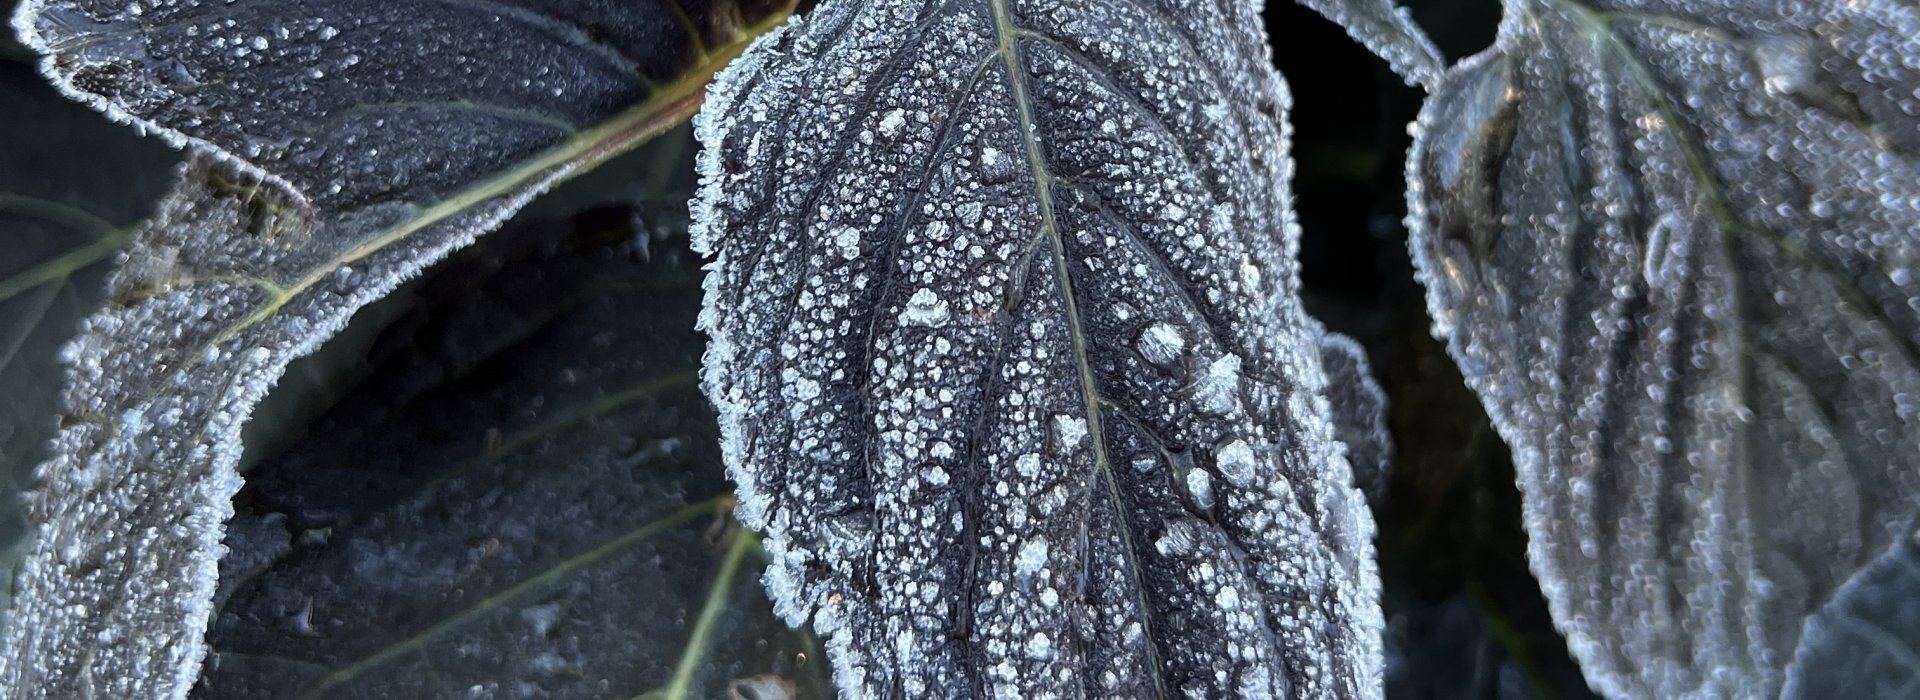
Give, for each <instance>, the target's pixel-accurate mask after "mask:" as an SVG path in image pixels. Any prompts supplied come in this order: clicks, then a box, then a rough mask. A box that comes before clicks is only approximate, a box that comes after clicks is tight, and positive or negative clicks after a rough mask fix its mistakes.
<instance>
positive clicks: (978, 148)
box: [695, 0, 1381, 698]
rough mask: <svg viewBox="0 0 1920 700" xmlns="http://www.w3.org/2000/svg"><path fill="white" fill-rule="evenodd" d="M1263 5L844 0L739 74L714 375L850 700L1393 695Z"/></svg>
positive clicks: (763, 505)
mask: <svg viewBox="0 0 1920 700" xmlns="http://www.w3.org/2000/svg"><path fill="white" fill-rule="evenodd" d="M1255 5H1257V3H1191V4H1188V5H1184V6H1183V8H1182V10H1181V11H1180V12H1165V11H1160V10H1158V9H1156V8H1155V6H1154V5H1153V4H1152V3H1131V2H1108V1H1107V0H1073V1H1064V0H1048V1H1041V0H954V1H951V2H934V1H926V2H913V1H907V0H880V1H876V2H850V1H846V0H827V1H826V2H823V3H821V5H820V6H819V7H818V8H817V9H815V10H814V12H813V13H812V14H810V15H809V16H808V17H807V19H806V20H805V21H804V22H796V23H794V24H793V25H791V26H789V27H788V28H787V29H786V30H784V31H783V32H782V33H780V34H778V35H776V36H772V37H769V38H767V39H765V40H763V41H762V42H761V43H760V44H758V45H756V46H755V47H754V48H753V49H752V50H750V51H748V52H747V54H746V55H745V56H744V57H743V58H742V59H741V60H740V62H739V63H737V64H736V65H735V67H733V68H731V69H729V70H728V71H727V73H726V74H725V75H724V76H723V77H722V78H721V80H720V81H719V82H718V83H717V84H716V87H715V89H714V90H713V92H712V94H711V95H710V96H709V99H708V103H707V104H708V107H707V110H706V111H705V112H704V113H703V115H702V117H701V118H700V119H699V121H698V122H697V124H696V127H697V129H698V132H699V136H700V139H701V141H702V142H703V143H704V144H705V148H706V150H705V151H704V152H703V154H702V155H701V191H700V195H699V197H698V199H697V201H696V204H695V211H696V212H697V213H698V217H697V220H696V230H695V243H696V245H697V246H700V247H701V248H702V249H703V252H705V253H707V254H708V255H710V256H711V257H712V259H713V262H712V264H711V266H710V268H709V269H710V270H711V272H710V275H709V277H708V281H707V305H706V311H705V313H704V314H703V316H702V325H703V327H704V328H705V329H706V330H707V331H708V332H709V333H710V334H711V335H712V337H713V343H712V346H711V348H710V350H709V353H708V363H707V371H706V375H705V385H706V390H707V392H708V395H709V396H711V397H712V398H713V400H714V402H715V403H716V404H717V405H718V406H719V408H720V414H721V423H722V433H723V435H724V436H725V440H726V444H725V452H726V455H727V463H728V468H729V470H730V473H731V474H732V476H733V477H734V478H735V479H736V480H737V481H738V482H739V488H740V497H741V498H740V514H741V516H742V517H743V518H744V519H745V520H746V521H747V523H748V524H749V525H751V526H753V527H757V528H762V529H764V530H766V532H767V540H766V542H767V548H768V551H769V552H770V553H771V554H772V555H773V562H774V563H773V565H772V567H771V568H770V569H769V572H768V575H767V581H768V585H769V588H770V590H771V591H772V593H773V595H774V598H775V603H776V605H777V607H778V608H779V610H780V611H781V613H782V614H783V615H785V616H786V617H787V618H788V619H789V620H790V621H792V622H796V623H798V622H802V621H805V620H806V619H807V618H808V617H809V616H811V618H812V620H813V622H814V624H815V626H816V629H818V630H820V631H821V632H822V633H823V634H824V635H825V637H826V640H827V647H828V651H829V656H830V657H831V658H832V661H833V664H834V667H835V670H836V672H835V677H836V682H837V683H838V684H839V685H840V686H841V688H842V690H843V691H844V692H845V694H846V695H848V696H849V697H870V696H885V695H892V694H904V695H906V696H908V697H927V696H939V697H1011V698H1049V697H1080V696H1094V697H1114V696H1154V695H1161V696H1165V695H1172V694H1182V693H1184V694H1198V695H1202V696H1210V697H1225V696H1233V695H1242V696H1249V697H1264V696H1283V695H1292V696H1299V697H1329V696H1339V697H1372V696H1377V695H1378V694H1379V692H1380V688H1379V680H1380V667H1379V664H1380V648H1379V642H1380V640H1379V633H1380V624H1381V622H1380V619H1379V614H1378V611H1377V600H1376V596H1377V590H1378V589H1377V579H1376V576H1375V573H1374V570H1373V563H1372V554H1371V545H1370V543H1369V540H1370V538H1371V536H1372V532H1373V530H1372V522H1371V520H1370V519H1369V517H1368V514H1367V512H1366V510H1365V506H1364V503H1363V502H1362V498H1361V496H1360V494H1359V493H1358V492H1357V491H1356V490H1355V489H1354V488H1353V486H1352V482H1351V476H1350V474H1349V470H1348V467H1347V464H1346V462H1345V461H1344V460H1343V459H1342V456H1341V454H1342V451H1341V448H1340V446H1339V444H1338V443H1336V442H1335V440H1334V436H1333V427H1332V426H1331V425H1330V423H1329V421H1328V416H1329V412H1330V408H1329V402H1328V401H1327V398H1326V392H1327V387H1326V379H1325V377H1324V376H1323V372H1322V368H1321V365H1320V360H1319V357H1320V356H1319V353H1318V343H1319V342H1320V331H1319V329H1318V326H1317V325H1315V324H1313V323H1312V321H1311V320H1310V319H1308V318H1307V317H1306V316H1305V314H1304V313H1303V312H1302V310H1301V308H1300V304H1299V301H1298V299H1297V296H1296V291H1297V287H1298V282H1297V274H1296V270H1295V267H1294V260H1293V255H1294V252H1295V245H1296V244H1295V241H1294V240H1293V236H1294V232H1295V229H1296V225H1295V223H1294V220H1293V216H1292V214H1291V212H1290V210H1289V199H1288V198H1289V196H1290V195H1289V194H1288V191H1287V183H1286V179H1285V177H1286V173H1287V172H1288V169H1289V168H1290V165H1289V160H1288V155H1287V132H1286V128H1285V125H1284V124H1283V123H1282V121H1281V120H1280V115H1281V114H1282V113H1283V112H1284V111H1285V109H1286V107H1287V103H1288V98H1287V95H1286V92H1285V89H1284V86H1283V85H1282V84H1281V83H1280V81H1279V79H1278V76H1277V75H1275V73H1274V72H1273V71H1272V69H1271V67H1270V64H1269V57H1268V55H1267V49H1266V41H1265V37H1264V36H1262V35H1261V33H1260V31H1259V29H1258V28H1259V27H1260V26H1261V23H1260V20H1259V17H1258V13H1257V11H1256V9H1255ZM856 244H857V245H859V246H861V249H860V251H859V252H858V254H854V252H855V251H854V246H855V245H856ZM836 300H839V301H836ZM798 378H804V379H805V380H806V381H814V382H818V386H817V390H816V387H814V386H813V385H806V387H805V388H804V390H797V389H795V388H794V387H795V385H797V384H798V383H799V382H800V379H798ZM1123 465H1124V466H1123ZM855 516H858V517H859V518H860V522H865V523H871V527H870V528H869V529H862V530H859V531H857V532H855V531H848V530H845V529H843V528H835V527H833V525H832V524H833V523H836V522H841V521H844V520H845V519H847V518H850V517H855ZM849 536H859V537H865V538H866V539H867V541H868V542H867V546H865V547H852V546H849V545H848V544H847V543H846V542H845V539H846V538H847V537H849ZM841 550H844V551H847V552H857V555H854V556H843V555H840V554H837V553H836V552H837V551H841ZM929 591H935V592H937V593H933V594H929V593H928V592H929Z"/></svg>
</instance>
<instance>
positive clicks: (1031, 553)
mask: <svg viewBox="0 0 1920 700" xmlns="http://www.w3.org/2000/svg"><path fill="white" fill-rule="evenodd" d="M1051 549H1052V548H1051V547H1049V546H1048V545H1047V541H1046V540H1045V539H1042V538H1038V537H1036V538H1033V539H1030V540H1027V541H1026V543H1025V544H1022V545H1020V553H1019V554H1017V555H1015V556H1014V559H1013V569H1014V573H1016V574H1019V575H1020V577H1021V578H1033V577H1034V575H1036V574H1039V573H1040V570H1041V569H1043V568H1046V566H1047V553H1048V552H1049V551H1051Z"/></svg>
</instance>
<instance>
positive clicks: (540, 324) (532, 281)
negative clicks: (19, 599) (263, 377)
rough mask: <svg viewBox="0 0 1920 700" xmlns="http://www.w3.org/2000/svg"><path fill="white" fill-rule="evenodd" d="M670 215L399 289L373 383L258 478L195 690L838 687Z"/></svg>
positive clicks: (242, 510) (513, 243) (532, 232)
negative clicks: (778, 531) (713, 359)
mask: <svg viewBox="0 0 1920 700" xmlns="http://www.w3.org/2000/svg"><path fill="white" fill-rule="evenodd" d="M676 208H677V209H678V210H679V216H678V217H677V220H678V222H679V226H678V231H679V233H680V234H681V235H679V236H677V237H674V238H672V239H666V240H647V239H646V238H644V237H643V238H638V239H636V238H629V237H627V236H625V235H620V234H627V233H630V232H627V231H619V232H617V233H616V235H612V236H609V235H606V232H604V231H603V230H601V229H599V228H598V227H595V226H593V225H591V224H589V223H588V222H589V219H588V218H586V217H582V218H581V219H580V220H579V221H580V222H581V224H582V225H581V226H580V227H579V228H577V229H575V230H574V231H572V232H569V231H567V229H568V228H570V226H569V225H567V224H565V223H564V222H562V223H559V224H556V223H552V222H537V223H533V224H529V225H514V226H512V227H510V228H509V230H506V231H502V232H501V233H497V234H494V235H493V236H490V237H489V238H488V239H487V240H486V241H485V242H483V243H482V244H480V245H479V246H477V247H476V248H474V249H472V250H469V251H465V252H463V253H461V254H460V255H459V256H457V257H455V258H453V259H451V260H449V261H447V263H445V264H443V265H441V266H437V267H436V268H434V270H433V271H432V272H430V273H429V274H428V275H427V276H426V277H425V278H424V279H422V280H421V281H420V283H419V284H417V285H414V286H411V287H409V291H408V292H403V293H401V294H397V295H395V296H396V297H401V299H402V300H404V301H406V302H407V303H409V304H410V305H411V306H410V307H409V308H408V309H407V310H406V311H405V312H404V313H402V314H399V315H398V317H397V318H395V319H394V320H393V321H392V322H391V323H389V324H387V328H386V329H385V331H384V332H383V333H382V334H381V337H380V338H379V339H378V340H377V341H375V342H374V343H373V347H375V348H376V350H375V351H374V353H373V356H372V357H371V358H370V364H371V367H370V368H369V369H367V370H365V371H363V372H361V373H359V374H360V376H361V379H360V381H359V383H358V384H357V385H356V386H355V387H353V388H352V389H351V390H350V391H348V392H346V393H345V395H344V397H343V398H342V399H341V400H340V401H339V402H338V403H336V404H335V405H334V406H333V407H332V408H331V409H330V410H329V411H327V413H326V414H325V415H323V416H321V417H320V418H318V420H316V421H315V422H313V423H312V424H311V425H310V426H309V428H308V430H307V431H306V432H305V433H304V435H303V436H302V437H300V438H299V439H298V440H297V441H296V442H295V443H294V444H293V445H292V446H291V447H290V448H289V449H287V450H286V451H284V452H282V453H280V454H278V455H276V456H273V457H271V458H269V459H266V460H265V461H263V462H262V463H260V464H259V465H258V466H256V467H255V468H254V469H253V470H251V471H249V472H248V473H247V485H246V487H245V488H243V489H242V490H241V492H240V496H239V497H238V499H237V502H238V503H239V504H240V505H239V506H238V508H237V510H238V512H237V513H236V514H235V516H234V520H233V524H232V526H231V527H230V528H229V530H228V532H227V537H226V544H227V546H228V548H229V551H228V554H227V556H226V558H225V559H224V560H223V562H222V565H221V584H220V585H221V591H222V593H221V595H220V596H218V598H217V600H218V601H219V602H217V603H216V604H217V605H218V606H219V610H218V612H216V613H215V616H214V621H213V623H212V627H211V629H210V630H209V632H208V643H209V645H210V646H211V647H212V651H211V652H210V654H209V656H208V661H207V664H206V667H205V670H204V672H203V673H202V675H201V678H200V682H199V686H198V687H197V689H196V691H195V693H194V695H195V697H201V698H263V697H275V698H392V697H456V696H467V695H470V694H472V693H473V692H475V691H472V690H471V689H473V688H480V689H482V690H483V691H484V692H486V693H494V694H499V695H511V696H516V697H527V696H537V697H553V698H603V697H622V698H625V697H635V696H640V695H642V694H643V693H649V692H650V693H652V697H657V698H674V699H683V698H719V697H728V689H729V687H730V686H733V685H735V684H736V683H738V684H764V685H771V686H773V687H790V688H793V689H795V690H798V691H802V692H804V697H820V696H822V694H823V693H824V692H825V691H827V690H829V688H828V687H827V686H826V678H825V674H824V673H822V672H821V671H822V670H823V669H824V667H825V665H824V664H822V663H817V662H815V663H808V662H807V661H806V660H805V659H806V655H807V654H809V653H811V654H813V655H814V656H818V651H817V650H814V649H812V648H811V644H812V642H811V640H810V639H808V638H806V636H805V635H804V634H800V633H796V632H793V631H791V630H788V629H787V628H786V626H785V625H784V624H782V623H781V622H780V621H779V620H778V619H777V618H775V617H774V616H773V614H772V609H771V607H770V606H769V605H768V603H767V601H766V599H765V597H764V595H763V594H762V592H761V589H760V585H759V583H758V581H757V580H756V579H757V576H756V575H755V574H756V573H757V572H758V571H760V569H761V567H762V564H763V562H764V559H763V558H762V557H761V556H760V555H759V551H760V550H759V548H758V546H757V539H756V538H755V537H754V536H753V535H751V534H750V533H747V532H745V531H743V530H741V529H740V528H739V527H737V526H734V525H733V524H732V521H731V519H730V512H731V508H730V505H731V503H732V501H733V499H732V496H731V493H730V491H731V487H730V485H729V484H728V483H727V482H726V479H725V477H724V474H723V471H722V469H721V465H720V452H719V440H718V435H717V432H718V428H717V425H716V424H715V422H714V418H713V413H712V411H711V410H710V409H709V408H708V406H707V403H706V399H705V397H703V396H702V395H701V393H700V389H699V384H698V381H697V373H698V368H699V361H700V356H701V350H702V348H703V347H704V338H703V337H702V336H701V335H700V334H699V333H698V332H696V331H695V330H694V328H693V320H694V316H695V315H696V314H697V313H698V311H699V307H700V287H699V279H700V275H699V261H698V259H697V258H696V257H694V256H693V255H692V253H691V252H690V251H688V250H687V247H686V239H685V236H684V231H685V222H686V219H685V201H684V200H682V201H681V202H680V203H679V205H678V206H677V207H676ZM659 214H661V215H662V216H660V217H656V216H654V215H653V213H652V212H649V214H648V216H647V218H648V219H655V218H666V217H671V215H672V212H671V211H666V212H659ZM383 303H387V302H383ZM362 320H363V319H362V318H356V319H355V321H354V323H355V325H358V324H359V323H361V322H362ZM531 397H538V400H537V401H535V400H530V398H531Z"/></svg>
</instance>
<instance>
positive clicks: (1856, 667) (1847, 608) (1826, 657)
mask: <svg viewBox="0 0 1920 700" xmlns="http://www.w3.org/2000/svg"><path fill="white" fill-rule="evenodd" d="M1917 659H1920V542H1916V541H1915V539H1914V538H1912V537H1908V538H1906V539H1904V540H1902V541H1901V542H1899V543H1898V544H1896V545H1894V546H1893V548H1892V549H1889V550H1887V551H1886V553H1884V554H1881V555H1880V558H1879V559H1876V560H1875V561H1874V562H1873V563H1872V564H1869V565H1868V566H1867V567H1866V568H1864V569H1861V570H1860V573H1858V574H1855V575H1854V577H1853V579H1852V580H1849V581H1848V582H1847V585H1845V586H1843V587H1841V588H1840V590H1839V591H1838V592H1837V593H1835V594H1834V597H1833V600H1832V601H1831V602H1829V603H1827V604H1826V605H1825V606H1823V607H1822V608H1820V612H1819V613H1818V614H1816V615H1814V616H1813V617H1810V618H1808V619H1807V628H1806V631H1805V633H1804V634H1803V635H1802V637H1801V640H1800V650H1799V651H1798V652H1796V653H1795V654H1794V658H1793V665H1792V666H1790V667H1788V670H1787V687H1786V690H1785V691H1783V692H1782V693H1781V697H1783V698H1793V699H1794V700H1801V699H1803V698H1804V699H1805V700H1818V699H1820V698H1910V697H1914V696H1915V695H1916V694H1920V663H1916V660H1917Z"/></svg>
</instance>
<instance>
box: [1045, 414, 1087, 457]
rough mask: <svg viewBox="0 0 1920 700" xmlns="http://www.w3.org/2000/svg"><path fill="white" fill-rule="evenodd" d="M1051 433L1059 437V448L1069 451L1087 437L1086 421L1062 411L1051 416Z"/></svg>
mask: <svg viewBox="0 0 1920 700" xmlns="http://www.w3.org/2000/svg"><path fill="white" fill-rule="evenodd" d="M1053 434H1054V435H1055V436H1057V437H1059V438H1060V449H1062V450H1065V451H1068V452H1071V451H1073V450H1074V448H1077V447H1079V446H1080V443H1081V441H1083V440H1086V439H1087V421H1086V419H1084V418H1076V417H1074V416H1069V415H1066V414H1064V413H1062V414H1059V415H1056V416H1054V417H1053Z"/></svg>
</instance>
